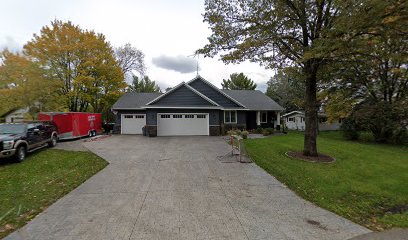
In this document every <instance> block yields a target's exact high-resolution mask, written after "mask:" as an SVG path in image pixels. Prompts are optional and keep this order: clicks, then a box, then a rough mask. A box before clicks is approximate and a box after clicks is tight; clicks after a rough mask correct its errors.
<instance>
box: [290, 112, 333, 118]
mask: <svg viewBox="0 0 408 240" xmlns="http://www.w3.org/2000/svg"><path fill="white" fill-rule="evenodd" d="M295 114H299V115H302V116H305V112H303V111H292V112H288V113H286V114H283V115H282V117H289V116H292V115H295ZM317 115H318V116H319V117H326V114H325V113H322V112H319V113H317Z"/></svg>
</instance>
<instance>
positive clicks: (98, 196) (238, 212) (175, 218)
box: [6, 135, 369, 240]
mask: <svg viewBox="0 0 408 240" xmlns="http://www.w3.org/2000/svg"><path fill="white" fill-rule="evenodd" d="M84 144H85V147H87V148H88V149H89V150H91V151H92V152H94V153H96V154H98V155H99V156H101V157H102V158H104V159H106V160H107V161H108V162H109V163H110V164H109V165H108V166H107V167H106V168H105V169H103V170H102V171H100V172H99V173H97V174H96V175H95V176H93V177H92V178H90V179H89V180H88V181H86V182H85V183H83V184H82V185H81V186H79V187H78V188H77V189H75V190H74V191H72V192H71V193H69V194H68V195H66V196H65V197H63V198H61V199H60V200H58V201H57V202H56V203H55V204H53V205H52V206H50V207H49V208H48V209H47V210H45V211H44V212H43V213H42V214H40V215H38V216H37V217H36V218H35V219H33V220H32V221H31V222H30V223H28V224H27V225H26V226H25V227H23V228H22V229H20V230H18V231H16V232H14V233H12V234H11V235H9V236H8V237H6V239H41V240H46V239H61V240H62V239H75V240H77V239H95V240H96V239H98V240H100V239H135V240H136V239H137V240H142V239H200V240H201V239H203V240H207V239H208V240H210V239H211V240H212V239H231V240H232V239H234V240H241V239H242V240H244V239H246V240H248V239H251V240H252V239H254V240H255V239H259V240H260V239H319V240H321V239H330V240H333V239H341V240H343V239H348V238H351V237H354V236H357V235H360V234H364V233H367V232H369V230H367V229H365V228H363V227H361V226H359V225H357V224H354V223H352V222H350V221H348V220H346V219H344V218H342V217H340V216H337V215H335V214H333V213H331V212H329V211H326V210H324V209H321V208H319V207H317V206H315V205H314V204H312V203H310V202H307V201H305V200H303V199H301V198H300V197H298V196H297V195H295V194H294V193H293V192H292V191H290V190H289V189H288V188H287V187H286V186H284V185H283V184H281V183H280V182H279V181H277V180H276V179H275V178H274V177H272V176H270V175H269V174H267V173H266V172H265V171H264V170H262V169H261V168H259V167H258V166H256V165H255V164H253V163H238V162H233V161H221V160H222V159H223V158H221V156H226V154H228V153H229V151H230V148H229V146H228V145H227V144H226V143H225V141H224V140H223V139H222V138H221V137H157V138H147V137H142V136H126V135H117V136H113V137H110V138H106V139H103V140H99V141H94V142H87V143H84Z"/></svg>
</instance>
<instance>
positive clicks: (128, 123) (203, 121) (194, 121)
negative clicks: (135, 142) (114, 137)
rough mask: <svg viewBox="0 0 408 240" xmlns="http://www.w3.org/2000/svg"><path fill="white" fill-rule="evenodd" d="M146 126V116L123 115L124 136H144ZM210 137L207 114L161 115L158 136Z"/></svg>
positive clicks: (158, 115) (158, 119) (158, 120)
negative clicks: (143, 130) (143, 131)
mask: <svg viewBox="0 0 408 240" xmlns="http://www.w3.org/2000/svg"><path fill="white" fill-rule="evenodd" d="M145 125H146V115H144V114H123V115H122V134H142V128H143V126H145ZM188 135H190V136H191V135H205V136H208V135H209V116H208V114H206V113H159V114H157V136H188Z"/></svg>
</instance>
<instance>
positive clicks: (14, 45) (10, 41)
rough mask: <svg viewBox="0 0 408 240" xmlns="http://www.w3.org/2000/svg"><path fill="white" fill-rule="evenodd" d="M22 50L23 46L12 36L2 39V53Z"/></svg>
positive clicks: (0, 43)
mask: <svg viewBox="0 0 408 240" xmlns="http://www.w3.org/2000/svg"><path fill="white" fill-rule="evenodd" d="M22 48H23V47H22V45H21V44H20V43H19V42H17V41H16V40H14V38H12V37H10V36H6V37H4V38H3V39H0V51H2V50H3V49H8V50H9V51H12V52H19V51H21V50H22Z"/></svg>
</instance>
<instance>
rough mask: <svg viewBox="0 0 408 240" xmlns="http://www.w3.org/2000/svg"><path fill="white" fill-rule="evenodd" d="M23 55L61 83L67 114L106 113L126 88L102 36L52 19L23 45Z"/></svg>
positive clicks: (119, 68)
mask: <svg viewBox="0 0 408 240" xmlns="http://www.w3.org/2000/svg"><path fill="white" fill-rule="evenodd" d="M24 53H25V55H26V56H28V57H29V58H30V59H31V60H32V61H34V62H36V63H37V64H39V65H40V66H41V67H42V68H43V69H44V70H46V71H48V72H49V74H50V75H51V76H52V78H54V79H57V80H58V81H59V82H60V83H61V89H60V92H61V95H63V96H65V97H66V99H67V101H66V105H67V107H68V109H69V110H70V111H80V112H82V111H87V110H89V108H90V107H91V108H92V110H93V111H95V112H101V111H104V110H105V111H106V109H108V108H109V105H110V104H111V102H112V99H115V98H117V97H118V96H119V95H120V94H121V92H122V91H123V90H124V88H125V87H126V83H125V81H124V78H123V72H122V69H121V67H120V66H119V64H118V62H117V61H116V60H115V58H114V52H113V49H112V47H111V46H110V44H109V43H108V42H107V41H106V40H105V36H104V35H102V34H97V33H95V32H93V31H88V30H83V29H81V28H80V27H79V26H77V25H74V24H72V23H71V22H62V21H58V20H55V21H53V22H51V26H44V27H43V28H42V29H41V32H40V34H39V35H36V34H34V37H33V39H32V40H31V41H30V42H28V43H27V44H26V45H25V46H24Z"/></svg>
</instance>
